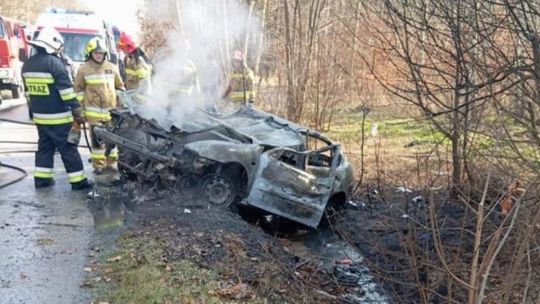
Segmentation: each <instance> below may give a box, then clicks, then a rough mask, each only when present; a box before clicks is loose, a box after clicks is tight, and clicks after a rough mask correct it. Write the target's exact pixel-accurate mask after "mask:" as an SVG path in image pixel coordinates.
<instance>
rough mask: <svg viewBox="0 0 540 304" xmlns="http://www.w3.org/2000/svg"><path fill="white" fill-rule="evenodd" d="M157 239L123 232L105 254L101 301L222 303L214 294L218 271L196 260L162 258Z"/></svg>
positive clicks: (100, 289)
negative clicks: (205, 266)
mask: <svg viewBox="0 0 540 304" xmlns="http://www.w3.org/2000/svg"><path fill="white" fill-rule="evenodd" d="M162 257H163V251H162V249H161V245H160V243H159V242H158V241H156V240H153V239H150V238H149V237H144V236H135V237H134V236H129V235H124V236H123V237H122V238H120V240H119V241H118V249H117V250H115V251H113V252H111V253H110V254H108V255H107V256H105V257H103V258H102V261H101V263H100V267H99V272H100V273H101V274H102V275H103V276H104V277H105V279H106V280H110V282H108V283H105V282H102V283H101V284H99V285H98V286H97V287H98V289H99V294H101V295H100V296H99V297H98V299H97V300H98V301H109V302H112V303H223V299H222V298H220V297H219V296H214V295H212V294H211V293H212V290H215V289H217V288H218V282H219V277H218V275H217V274H216V273H215V272H213V271H211V270H208V269H203V268H201V267H199V266H197V265H196V264H194V263H192V262H189V261H186V260H181V261H174V262H168V261H164V260H163V258H162Z"/></svg>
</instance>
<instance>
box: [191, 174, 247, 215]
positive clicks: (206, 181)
mask: <svg viewBox="0 0 540 304" xmlns="http://www.w3.org/2000/svg"><path fill="white" fill-rule="evenodd" d="M199 188H200V191H201V194H202V195H203V198H204V201H205V202H206V203H208V204H210V205H215V206H225V207H226V206H230V205H231V204H233V203H234V202H236V201H237V191H236V189H237V188H238V186H237V183H236V182H235V181H234V179H233V178H231V177H229V176H228V175H227V174H224V173H210V174H207V175H205V176H204V177H203V178H202V179H201V182H200V184H199Z"/></svg>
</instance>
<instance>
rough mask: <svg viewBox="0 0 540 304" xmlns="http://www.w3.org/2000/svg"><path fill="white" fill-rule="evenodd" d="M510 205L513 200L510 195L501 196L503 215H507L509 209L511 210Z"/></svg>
mask: <svg viewBox="0 0 540 304" xmlns="http://www.w3.org/2000/svg"><path fill="white" fill-rule="evenodd" d="M512 205H513V202H512V198H511V197H510V196H505V197H503V199H502V200H501V213H502V214H503V215H507V214H508V213H509V212H510V210H512Z"/></svg>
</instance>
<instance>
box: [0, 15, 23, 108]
mask: <svg viewBox="0 0 540 304" xmlns="http://www.w3.org/2000/svg"><path fill="white" fill-rule="evenodd" d="M25 29H26V24H25V23H24V22H22V21H17V20H14V19H11V18H7V17H3V16H0V90H9V91H11V95H12V97H13V98H19V97H20V95H21V93H22V92H23V89H24V85H23V82H22V77H21V67H22V61H25V60H26V59H27V58H28V54H29V53H28V52H29V46H28V43H27V42H28V40H27V34H26V32H25Z"/></svg>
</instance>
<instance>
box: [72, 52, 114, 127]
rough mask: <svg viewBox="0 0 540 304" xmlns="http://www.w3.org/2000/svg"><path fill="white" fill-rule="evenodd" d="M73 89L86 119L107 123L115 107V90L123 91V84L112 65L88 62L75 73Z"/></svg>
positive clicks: (105, 62)
mask: <svg viewBox="0 0 540 304" xmlns="http://www.w3.org/2000/svg"><path fill="white" fill-rule="evenodd" d="M73 87H74V89H75V92H76V93H77V98H78V99H79V101H81V102H82V104H83V106H84V114H85V115H86V118H88V119H89V120H101V121H109V120H110V119H111V115H110V113H109V110H110V109H112V108H115V107H117V99H116V89H118V90H123V89H124V83H123V82H122V79H121V77H120V72H119V71H118V67H117V66H115V65H114V64H112V63H110V62H108V61H106V60H105V61H104V62H103V63H102V64H98V63H96V62H94V61H92V60H88V61H87V62H86V63H85V64H83V65H82V66H81V67H80V68H79V70H78V71H77V76H76V77H75V84H74V85H73Z"/></svg>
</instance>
